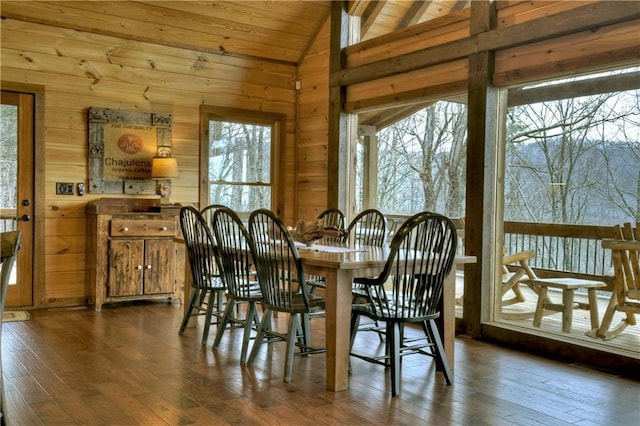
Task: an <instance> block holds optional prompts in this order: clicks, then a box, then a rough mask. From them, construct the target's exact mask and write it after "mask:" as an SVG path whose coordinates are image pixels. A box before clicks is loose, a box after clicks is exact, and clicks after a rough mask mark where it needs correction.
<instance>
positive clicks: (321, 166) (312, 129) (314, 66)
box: [295, 20, 330, 219]
mask: <svg viewBox="0 0 640 426" xmlns="http://www.w3.org/2000/svg"><path fill="white" fill-rule="evenodd" d="M329 35H330V34H329V21H328V20H327V22H326V23H325V25H323V26H322V29H321V30H320V32H319V33H318V35H317V37H316V39H315V41H314V42H313V43H312V45H311V46H310V47H309V49H308V51H307V55H305V57H304V59H303V61H302V62H301V64H300V66H299V67H298V78H299V80H300V83H301V89H300V91H299V92H298V138H297V141H296V148H297V149H296V156H297V159H296V198H295V199H296V217H297V218H303V219H313V218H315V217H317V216H318V214H320V213H321V212H322V211H323V210H324V209H325V208H326V207H327V163H328V158H327V144H328V139H327V138H328V128H327V125H328V121H329V94H328V90H327V89H328V87H329Z"/></svg>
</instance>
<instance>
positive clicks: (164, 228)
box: [160, 226, 169, 231]
mask: <svg viewBox="0 0 640 426" xmlns="http://www.w3.org/2000/svg"><path fill="white" fill-rule="evenodd" d="M167 229H169V228H167V227H166V226H163V227H162V228H160V230H161V231H166V230H167Z"/></svg>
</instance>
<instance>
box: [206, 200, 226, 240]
mask: <svg viewBox="0 0 640 426" xmlns="http://www.w3.org/2000/svg"><path fill="white" fill-rule="evenodd" d="M222 207H227V206H225V205H223V204H209V205H208V206H206V207H205V208H203V209H202V210H200V214H201V215H202V218H203V219H204V221H205V222H206V224H207V226H208V227H209V230H211V233H212V234H213V215H214V214H215V212H216V211H217V210H218V209H220V208H222Z"/></svg>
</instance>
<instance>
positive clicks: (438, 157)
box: [378, 102, 467, 216]
mask: <svg viewBox="0 0 640 426" xmlns="http://www.w3.org/2000/svg"><path fill="white" fill-rule="evenodd" d="M466 121H467V116H466V107H465V106H464V105H461V104H455V103H451V102H438V103H435V104H433V105H432V106H430V107H428V108H425V109H423V110H421V111H419V112H418V113H416V114H413V115H412V116H410V117H408V118H406V119H404V120H402V121H400V122H398V123H396V124H394V125H393V126H391V127H390V128H388V129H386V130H385V131H383V132H380V133H379V134H378V144H379V149H380V155H379V157H380V160H379V174H378V187H379V190H378V198H379V200H380V202H379V205H380V206H382V208H383V209H384V210H385V211H390V212H397V213H410V212H415V211H420V210H427V211H438V212H442V213H444V214H446V215H450V216H460V215H462V213H463V210H462V208H463V205H464V187H465V185H464V179H465V176H464V171H465V167H464V161H465V160H466Z"/></svg>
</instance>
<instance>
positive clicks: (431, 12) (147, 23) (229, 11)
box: [0, 0, 471, 127]
mask: <svg viewBox="0 0 640 426" xmlns="http://www.w3.org/2000/svg"><path fill="white" fill-rule="evenodd" d="M470 1H471V0H426V1H423V0H396V1H393V0H389V1H375V0H352V1H349V2H348V10H349V13H350V14H351V15H353V16H357V17H359V18H360V26H361V34H360V39H361V40H368V39H371V38H375V37H377V36H380V35H383V34H388V33H391V32H393V31H395V30H398V29H401V28H404V27H407V26H410V25H414V24H417V23H421V22H425V21H429V20H431V19H434V18H437V17H440V16H443V15H446V14H449V13H451V12H453V11H458V10H460V9H463V8H466V7H469V5H470ZM330 9H331V1H310V0H305V1H292V0H275V1H251V0H236V1H199V0H183V1H159V0H155V1H154V0H139V1H138V0H136V1H131V0H129V1H126V2H123V1H7V0H3V1H2V7H1V9H0V13H1V15H2V16H3V17H8V18H16V19H20V20H25V21H32V22H37V23H41V24H47V25H55V26H59V27H63V28H68V29H73V30H78V31H85V32H90V33H95V34H102V35H108V36H114V37H119V38H124V39H131V40H137V41H144V42H152V43H157V44H161V45H166V46H171V47H180V48H186V49H190V50H194V51H201V52H207V53H215V54H221V55H229V56H237V57H246V58H252V59H256V60H259V61H274V62H282V63H289V64H297V63H299V62H300V60H301V59H302V58H303V57H304V55H305V52H306V50H307V49H308V46H309V45H310V44H311V43H312V42H313V40H314V38H315V37H316V35H317V34H318V32H319V31H320V29H321V27H322V26H323V24H324V23H325V22H326V20H327V19H329V15H330ZM412 109H416V106H415V105H414V106H410V107H408V109H407V108H396V109H395V110H394V111H386V112H385V113H384V114H382V113H375V112H374V113H368V114H367V116H363V117H361V123H362V124H368V125H376V126H378V127H380V124H381V123H387V125H388V123H389V121H393V120H395V119H397V117H401V116H403V115H407V113H410V112H411V110H412Z"/></svg>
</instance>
